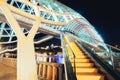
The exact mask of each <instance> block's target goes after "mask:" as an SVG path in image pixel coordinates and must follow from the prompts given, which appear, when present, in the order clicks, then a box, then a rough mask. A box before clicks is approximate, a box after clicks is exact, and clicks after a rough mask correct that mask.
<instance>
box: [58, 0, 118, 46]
mask: <svg viewBox="0 0 120 80" xmlns="http://www.w3.org/2000/svg"><path fill="white" fill-rule="evenodd" d="M58 1H60V2H61V3H63V4H65V5H67V6H69V7H71V8H72V9H74V10H76V11H77V12H79V13H80V14H81V15H82V16H84V17H85V18H86V19H87V20H88V21H89V22H90V23H91V24H92V25H93V26H94V27H95V29H96V30H97V31H98V33H99V34H100V35H101V36H102V38H103V40H104V41H105V43H107V44H110V45H116V44H119V45H120V2H119V0H58Z"/></svg>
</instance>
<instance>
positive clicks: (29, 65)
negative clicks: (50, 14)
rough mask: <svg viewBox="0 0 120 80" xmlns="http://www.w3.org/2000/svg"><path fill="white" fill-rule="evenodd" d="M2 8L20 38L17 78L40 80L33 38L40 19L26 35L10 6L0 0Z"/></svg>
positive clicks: (18, 79) (19, 79) (21, 79)
mask: <svg viewBox="0 0 120 80" xmlns="http://www.w3.org/2000/svg"><path fill="white" fill-rule="evenodd" d="M0 8H1V10H2V12H3V14H4V15H5V17H6V19H7V21H8V23H9V24H10V25H11V27H12V29H13V30H14V32H15V34H16V36H17V39H18V43H17V80H38V77H37V66H36V61H35V51H34V42H33V38H34V35H35V33H36V31H37V29H38V27H39V24H40V23H39V22H40V21H39V20H37V21H36V22H35V24H34V25H33V27H32V29H31V30H30V33H29V34H28V36H27V37H26V36H25V35H24V34H23V32H22V30H21V28H20V26H19V24H18V23H17V21H16V19H15V18H14V17H13V15H12V13H11V11H10V10H9V8H8V7H7V5H6V4H5V3H4V2H2V1H0Z"/></svg>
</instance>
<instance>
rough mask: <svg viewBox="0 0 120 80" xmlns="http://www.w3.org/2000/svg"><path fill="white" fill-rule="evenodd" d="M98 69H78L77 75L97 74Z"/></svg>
mask: <svg viewBox="0 0 120 80" xmlns="http://www.w3.org/2000/svg"><path fill="white" fill-rule="evenodd" d="M97 72H98V69H97V68H76V74H80V73H97Z"/></svg>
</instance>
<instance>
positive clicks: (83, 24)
mask: <svg viewBox="0 0 120 80" xmlns="http://www.w3.org/2000/svg"><path fill="white" fill-rule="evenodd" d="M53 1H54V2H53ZM6 3H7V5H9V6H10V7H14V8H15V9H18V10H20V11H22V12H23V11H24V12H25V13H28V14H30V15H31V16H32V17H34V16H38V15H39V16H40V17H41V18H43V19H44V21H43V22H42V23H41V25H42V26H46V27H47V29H48V30H50V29H53V30H54V31H53V30H52V32H55V31H64V32H68V33H72V34H74V35H76V36H78V37H80V38H81V39H82V40H85V41H87V42H89V43H91V44H93V45H95V46H97V45H101V43H98V42H96V41H97V40H98V41H100V42H103V39H102V38H101V36H100V35H99V34H98V32H97V31H96V30H95V28H94V27H93V26H92V25H91V24H90V23H89V22H88V21H87V20H86V19H85V18H84V17H83V16H82V15H80V14H79V13H77V12H76V11H74V10H73V9H71V8H69V7H67V6H65V5H64V4H62V3H60V2H58V1H55V0H45V1H43V0H38V1H37V0H36V1H34V0H30V2H26V1H24V0H7V1H6ZM34 6H37V7H38V8H39V10H36V9H35V7H34ZM12 12H13V14H14V16H15V18H16V19H17V20H18V21H19V22H24V23H19V24H21V26H22V28H21V29H22V30H23V32H24V34H27V33H28V32H29V30H28V29H29V28H28V26H29V25H31V23H33V22H34V21H32V18H31V20H28V18H29V17H28V18H26V16H23V15H22V16H21V14H20V15H18V14H16V11H15V12H14V11H12ZM0 13H1V14H0V16H1V19H2V18H3V17H4V16H3V14H2V12H0ZM1 19H0V35H1V36H0V41H1V42H2V43H5V42H6V43H9V42H12V41H13V42H14V40H16V38H15V39H14V37H15V33H14V31H13V30H12V29H11V26H10V25H9V23H7V22H6V20H1ZM45 20H47V21H48V23H45ZM50 21H51V22H50ZM54 22H55V24H53V23H54ZM57 23H58V24H57ZM45 30H46V29H45ZM6 38H7V40H6ZM2 43H1V44H2Z"/></svg>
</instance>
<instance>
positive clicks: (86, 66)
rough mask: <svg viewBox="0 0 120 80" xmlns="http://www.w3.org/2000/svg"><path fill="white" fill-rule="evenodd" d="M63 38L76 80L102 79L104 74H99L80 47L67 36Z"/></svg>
mask: <svg viewBox="0 0 120 80" xmlns="http://www.w3.org/2000/svg"><path fill="white" fill-rule="evenodd" d="M64 40H65V42H66V49H67V52H68V56H69V60H70V63H71V65H72V68H73V71H74V72H75V74H76V78H77V80H104V76H103V75H101V74H99V72H98V68H96V67H94V63H92V62H91V60H90V59H89V58H88V57H87V55H86V54H85V53H84V52H83V51H82V49H80V48H79V47H78V46H77V44H76V43H75V42H74V41H70V40H69V39H68V37H67V36H65V38H64ZM73 53H74V54H73Z"/></svg>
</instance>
